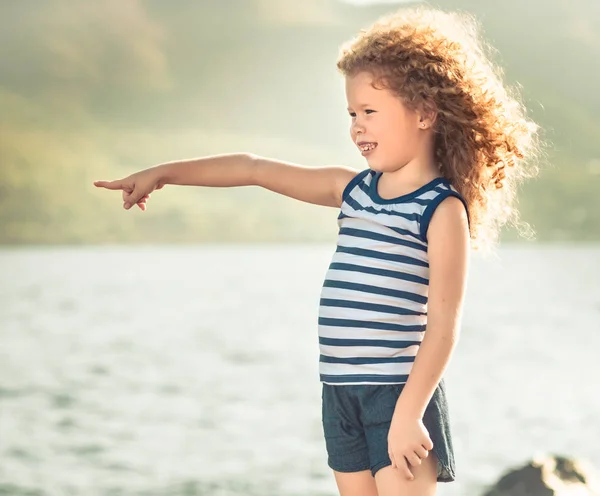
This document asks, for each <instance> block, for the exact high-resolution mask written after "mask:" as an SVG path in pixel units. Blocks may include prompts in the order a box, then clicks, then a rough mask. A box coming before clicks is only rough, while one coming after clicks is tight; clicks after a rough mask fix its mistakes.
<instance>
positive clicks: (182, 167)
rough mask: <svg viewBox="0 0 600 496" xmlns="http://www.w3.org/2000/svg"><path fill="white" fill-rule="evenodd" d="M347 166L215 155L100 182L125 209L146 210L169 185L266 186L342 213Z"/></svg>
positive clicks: (349, 177)
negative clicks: (153, 195)
mask: <svg viewBox="0 0 600 496" xmlns="http://www.w3.org/2000/svg"><path fill="white" fill-rule="evenodd" d="M356 174H357V172H356V171H355V170H354V169H351V168H349V167H344V166H321V167H307V166H303V165H298V164H294V163H291V162H283V161H278V160H273V159H269V158H264V157H259V156H257V155H253V154H248V153H234V154H226V155H214V156H210V157H202V158H197V159H189V160H180V161H175V162H168V163H165V164H161V165H157V166H155V167H151V168H150V169H145V170H142V171H140V172H136V173H135V174H132V175H131V176H129V177H126V178H124V179H121V180H117V181H96V182H94V184H95V185H96V186H97V187H100V188H107V189H113V190H123V206H124V207H125V208H126V209H129V208H131V206H133V205H135V204H138V205H139V206H140V208H142V210H144V209H145V202H146V200H147V198H148V197H149V195H150V193H152V191H154V190H156V189H160V188H162V187H163V186H164V185H165V184H178V185H187V186H210V187H232V186H261V187H263V188H265V189H268V190H270V191H274V192H276V193H279V194H282V195H285V196H289V197H290V198H295V199H296V200H301V201H304V202H308V203H314V204H316V205H324V206H328V207H340V206H341V204H342V193H343V191H344V189H345V187H346V186H347V184H348V183H349V182H350V181H351V180H352V179H353V178H354V177H355V176H356Z"/></svg>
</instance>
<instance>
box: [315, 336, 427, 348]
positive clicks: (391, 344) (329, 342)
mask: <svg viewBox="0 0 600 496" xmlns="http://www.w3.org/2000/svg"><path fill="white" fill-rule="evenodd" d="M319 344H322V345H325V346H375V347H379V348H409V347H410V346H415V345H416V346H419V345H420V344H421V342H420V341H391V340H389V339H337V338H324V337H320V338H319Z"/></svg>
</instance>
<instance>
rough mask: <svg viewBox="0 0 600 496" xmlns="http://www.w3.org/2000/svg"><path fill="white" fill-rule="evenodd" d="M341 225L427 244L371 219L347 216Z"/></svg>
mask: <svg viewBox="0 0 600 496" xmlns="http://www.w3.org/2000/svg"><path fill="white" fill-rule="evenodd" d="M342 227H347V228H350V229H361V230H363V231H370V232H374V233H377V234H383V235H384V236H390V237H391V238H395V239H399V240H406V241H410V242H411V243H415V244H418V245H420V246H422V247H423V248H427V244H426V243H423V242H422V241H419V240H418V239H415V238H413V237H411V236H406V235H403V234H399V233H397V232H396V231H393V230H392V229H390V228H389V227H388V226H383V225H381V224H375V223H373V222H371V221H368V220H365V219H357V218H354V217H347V218H344V219H342Z"/></svg>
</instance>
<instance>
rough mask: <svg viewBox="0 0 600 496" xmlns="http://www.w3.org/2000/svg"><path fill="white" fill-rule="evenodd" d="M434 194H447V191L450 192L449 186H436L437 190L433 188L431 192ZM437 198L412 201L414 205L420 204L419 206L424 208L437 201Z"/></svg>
mask: <svg viewBox="0 0 600 496" xmlns="http://www.w3.org/2000/svg"><path fill="white" fill-rule="evenodd" d="M431 191H432V192H434V193H438V194H439V193H445V192H446V191H448V186H447V185H446V184H440V185H438V186H436V187H435V188H433V189H432V190H431ZM435 198H436V197H435V196H434V197H433V198H413V199H412V200H411V202H412V203H418V204H419V205H422V206H425V207H426V206H427V205H429V204H430V203H431V202H432V201H433V200H435Z"/></svg>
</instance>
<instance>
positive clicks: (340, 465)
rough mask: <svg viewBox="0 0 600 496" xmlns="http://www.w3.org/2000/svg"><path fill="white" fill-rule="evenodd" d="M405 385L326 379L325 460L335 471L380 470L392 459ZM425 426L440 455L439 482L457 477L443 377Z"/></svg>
mask: <svg viewBox="0 0 600 496" xmlns="http://www.w3.org/2000/svg"><path fill="white" fill-rule="evenodd" d="M403 388H404V384H381V385H367V384H360V385H336V386H333V385H330V384H325V383H323V391H322V421H323V432H324V434H325V446H326V448H327V456H328V458H327V464H328V465H329V467H330V468H332V469H333V470H335V471H337V472H359V471H362V470H369V469H370V470H371V474H373V477H374V476H375V474H376V473H377V471H378V470H379V469H381V468H383V467H386V466H387V465H391V464H392V462H391V460H390V458H389V456H388V445H387V436H388V432H389V430H390V424H391V419H392V415H393V413H394V408H395V406H396V402H397V401H398V397H399V396H400V393H401V392H402V389H403ZM423 424H424V425H425V427H426V428H427V430H428V432H429V436H430V437H431V440H432V441H433V450H432V451H433V452H434V453H435V455H436V456H437V458H438V470H437V475H438V477H437V480H438V482H452V481H454V480H455V477H456V476H455V473H456V471H455V461H454V451H453V448H452V437H451V434H450V417H449V414H448V403H447V401H446V390H445V385H444V380H443V379H442V381H440V383H439V384H438V387H437V388H436V389H435V391H434V393H433V396H432V397H431V401H430V402H429V404H428V405H427V408H426V410H425V415H424V416H423Z"/></svg>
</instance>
